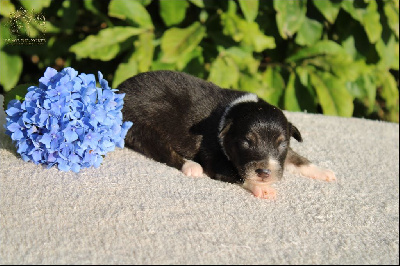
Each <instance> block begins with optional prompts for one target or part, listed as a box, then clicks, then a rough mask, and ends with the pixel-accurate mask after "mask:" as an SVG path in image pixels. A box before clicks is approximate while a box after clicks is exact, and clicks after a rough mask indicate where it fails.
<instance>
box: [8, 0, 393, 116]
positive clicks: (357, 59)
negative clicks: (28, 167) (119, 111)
mask: <svg viewBox="0 0 400 266" xmlns="http://www.w3.org/2000/svg"><path fill="white" fill-rule="evenodd" d="M0 3H1V8H0V15H1V25H0V27H1V31H0V34H1V38H0V48H1V51H0V60H1V68H0V84H1V86H2V93H3V94H5V95H6V100H7V101H8V100H9V99H12V98H15V97H20V96H18V95H21V94H23V93H21V90H23V88H26V86H25V85H21V86H16V85H17V84H24V83H37V80H38V78H39V77H40V76H41V74H42V73H43V72H44V70H45V68H46V67H47V66H51V67H55V68H57V69H61V68H63V67H67V66H73V67H74V68H75V69H77V70H78V71H79V72H85V73H97V71H98V70H100V71H101V72H102V73H104V74H105V77H106V78H107V79H108V80H110V81H112V86H113V87H117V86H118V84H120V83H121V82H122V81H124V80H125V79H127V78H129V77H131V76H133V75H135V74H137V73H140V72H145V71H151V70H160V69H170V70H177V71H183V72H187V73H190V74H193V75H195V76H198V77H201V78H203V79H207V80H209V81H212V82H214V83H216V84H218V85H220V86H222V87H224V88H234V89H239V90H244V91H250V92H254V93H257V94H258V95H259V96H260V97H262V98H264V99H266V100H267V101H269V102H270V103H272V104H274V105H277V106H279V107H281V108H284V109H286V110H291V111H303V110H307V111H308V112H315V113H324V114H327V115H338V116H346V117H350V116H356V117H367V118H373V119H382V120H387V121H394V122H398V120H399V89H398V83H399V79H398V71H399V1H398V0H354V1H349V0H296V1H282V0H275V1H274V0H262V1H259V0H225V1H214V0H109V1H95V0H85V1H82V0H81V1H77V0H65V1H50V0H35V1H29V0H21V1H17V0H1V2H0ZM24 9H26V11H27V12H26V11H24ZM24 12H25V13H24ZM40 15H42V17H45V19H46V20H45V24H43V21H41V20H40V19H38V18H40ZM43 36H44V38H45V39H46V41H45V42H44V43H39V44H37V45H31V46H26V45H24V44H19V43H18V40H20V39H35V38H36V39H37V38H43ZM10 40H14V42H12V41H10ZM13 88H14V89H13ZM21 88H22V89H21Z"/></svg>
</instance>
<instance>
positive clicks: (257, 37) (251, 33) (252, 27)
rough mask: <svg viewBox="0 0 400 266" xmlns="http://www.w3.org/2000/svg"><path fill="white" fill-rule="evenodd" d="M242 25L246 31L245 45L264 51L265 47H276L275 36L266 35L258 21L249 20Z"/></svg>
mask: <svg viewBox="0 0 400 266" xmlns="http://www.w3.org/2000/svg"><path fill="white" fill-rule="evenodd" d="M240 26H241V27H242V26H244V27H243V28H242V29H241V30H242V31H243V33H244V35H243V40H242V43H243V44H244V45H249V46H251V47H252V48H253V49H254V51H256V52H262V51H264V50H265V49H274V48H275V46H276V45H275V39H274V37H271V36H266V35H264V33H262V32H261V31H260V28H259V26H258V24H257V23H255V22H248V23H247V25H244V24H241V25H240Z"/></svg>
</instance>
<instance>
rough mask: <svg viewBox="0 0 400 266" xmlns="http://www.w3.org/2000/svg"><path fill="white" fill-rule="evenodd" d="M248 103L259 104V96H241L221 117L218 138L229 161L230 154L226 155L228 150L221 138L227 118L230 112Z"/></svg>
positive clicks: (250, 94)
mask: <svg viewBox="0 0 400 266" xmlns="http://www.w3.org/2000/svg"><path fill="white" fill-rule="evenodd" d="M246 102H258V96H257V95H255V94H253V93H246V94H245V95H243V96H240V97H239V98H237V99H235V100H234V101H233V102H231V103H230V104H229V105H228V106H227V107H226V108H225V111H224V114H223V115H222V117H221V120H220V121H219V126H218V138H219V143H220V145H221V147H222V151H223V152H224V154H225V156H226V157H227V158H228V160H230V159H229V156H228V154H227V153H226V150H225V148H224V138H223V137H221V136H219V134H220V133H221V131H222V129H223V128H224V127H225V125H226V116H227V115H228V113H229V111H230V110H231V109H232V108H233V107H234V106H236V105H238V104H241V103H246Z"/></svg>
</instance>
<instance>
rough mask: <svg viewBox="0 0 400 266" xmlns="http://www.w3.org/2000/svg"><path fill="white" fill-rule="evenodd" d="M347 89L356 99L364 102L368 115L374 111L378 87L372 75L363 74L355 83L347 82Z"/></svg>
mask: <svg viewBox="0 0 400 266" xmlns="http://www.w3.org/2000/svg"><path fill="white" fill-rule="evenodd" d="M346 89H347V91H349V92H350V94H351V95H352V96H353V97H354V98H357V99H360V100H362V101H363V102H364V104H365V106H367V108H368V113H371V112H372V111H373V108H374V106H375V98H376V85H375V80H374V78H373V76H371V74H363V75H360V76H359V77H358V79H356V80H355V81H348V82H346Z"/></svg>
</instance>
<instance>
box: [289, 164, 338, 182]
mask: <svg viewBox="0 0 400 266" xmlns="http://www.w3.org/2000/svg"><path fill="white" fill-rule="evenodd" d="M289 171H290V172H292V173H295V174H300V175H302V176H305V177H309V178H313V179H317V180H322V181H328V182H332V181H335V180H336V176H335V173H334V172H333V171H331V170H329V169H324V168H319V167H318V166H316V165H314V164H309V165H302V166H300V167H291V168H289Z"/></svg>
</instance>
